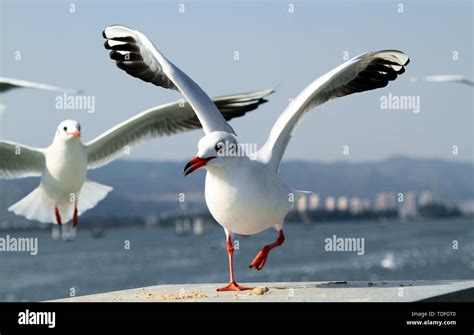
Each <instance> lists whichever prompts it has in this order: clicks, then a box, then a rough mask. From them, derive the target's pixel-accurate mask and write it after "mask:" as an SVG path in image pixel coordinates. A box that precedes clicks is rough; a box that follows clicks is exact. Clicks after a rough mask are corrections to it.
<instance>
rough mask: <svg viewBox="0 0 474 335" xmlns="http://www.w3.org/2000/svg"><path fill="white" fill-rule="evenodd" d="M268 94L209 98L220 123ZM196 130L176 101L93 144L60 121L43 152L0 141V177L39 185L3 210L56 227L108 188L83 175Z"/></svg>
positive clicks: (75, 124)
mask: <svg viewBox="0 0 474 335" xmlns="http://www.w3.org/2000/svg"><path fill="white" fill-rule="evenodd" d="M272 92H273V90H271V89H268V90H263V91H257V92H251V93H243V94H236V95H228V96H222V97H216V98H214V100H213V101H214V103H215V105H216V106H217V108H218V113H219V115H220V117H222V119H223V120H230V119H233V118H236V117H240V116H243V115H244V114H246V113H247V112H249V111H252V110H255V109H257V108H258V106H259V105H261V104H262V103H265V102H266V101H267V100H266V99H265V97H266V96H267V95H269V94H271V93H272ZM200 127H201V123H200V120H199V119H198V118H197V117H196V114H195V113H194V111H193V109H192V107H191V105H190V104H189V103H186V102H184V101H178V102H174V103H170V104H166V105H162V106H158V107H155V108H151V109H149V110H146V111H144V112H142V113H140V114H138V115H136V116H134V117H132V118H130V119H128V120H127V121H125V122H123V123H121V124H119V125H117V126H115V127H113V128H111V129H109V130H108V131H106V132H105V133H103V134H102V135H100V136H98V137H97V138H95V139H94V140H92V141H90V142H88V143H85V144H84V143H83V142H82V141H81V125H80V124H79V122H77V121H73V120H66V121H63V122H61V123H60V124H59V126H58V127H57V129H56V132H55V135H54V139H53V142H52V143H51V145H50V146H49V147H47V148H44V149H40V148H33V147H29V146H26V145H22V144H18V143H14V142H7V141H0V178H3V179H16V178H24V177H32V176H34V177H41V182H40V185H39V186H38V187H37V188H36V189H35V190H34V191H33V192H31V193H30V194H29V195H27V196H26V197H25V198H23V199H22V200H20V201H19V202H17V203H16V204H14V205H12V206H11V207H10V208H9V210H10V211H12V212H14V213H15V214H17V215H22V216H24V217H26V218H27V219H30V220H37V221H40V222H44V223H57V224H59V225H61V224H63V223H66V222H68V221H70V220H72V223H73V227H75V226H76V225H77V222H78V216H80V215H81V214H82V213H84V212H85V211H87V210H88V209H91V208H93V207H95V206H96V205H97V203H98V202H99V201H101V200H102V199H104V198H105V197H106V195H107V194H108V193H109V192H110V191H111V190H112V188H111V187H109V186H106V185H102V184H99V183H96V182H93V181H90V180H87V179H86V175H87V170H90V169H96V168H99V167H102V166H104V165H106V164H108V163H110V162H111V161H113V160H115V159H117V158H118V157H119V156H121V155H122V154H123V153H124V152H125V150H126V149H128V148H130V147H131V146H133V145H137V144H139V143H141V142H143V141H145V140H147V139H152V138H156V137H161V136H166V135H172V134H177V133H181V132H184V131H188V130H192V129H197V128H200Z"/></svg>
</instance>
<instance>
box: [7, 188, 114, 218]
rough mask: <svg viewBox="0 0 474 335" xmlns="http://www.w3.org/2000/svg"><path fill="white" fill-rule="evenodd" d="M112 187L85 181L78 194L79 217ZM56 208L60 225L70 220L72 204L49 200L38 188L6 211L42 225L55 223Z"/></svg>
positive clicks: (101, 198)
mask: <svg viewBox="0 0 474 335" xmlns="http://www.w3.org/2000/svg"><path fill="white" fill-rule="evenodd" d="M112 189H113V188H112V187H110V186H106V185H102V184H99V183H96V182H93V181H89V180H86V182H85V183H84V185H83V186H82V188H81V191H80V193H79V199H78V202H77V211H78V214H79V215H81V214H82V213H84V212H85V211H87V210H89V209H91V208H93V207H95V206H96V205H97V204H98V203H99V201H101V200H103V199H104V198H105V197H106V196H107V194H108V193H109V192H110V191H112ZM56 207H57V208H58V210H59V214H60V215H61V221H62V223H67V222H68V221H70V220H72V217H73V214H74V203H72V202H70V201H69V199H68V198H67V199H64V200H62V201H55V200H54V199H51V198H50V197H49V196H48V195H47V194H46V192H45V191H44V189H43V188H42V187H41V186H39V187H38V188H36V189H35V190H33V192H31V193H30V194H28V195H27V196H26V197H24V198H23V199H21V200H20V201H18V202H17V203H15V204H14V205H12V206H10V208H8V210H9V211H10V212H13V213H15V214H16V215H20V216H24V217H25V218H27V219H28V220H37V221H39V222H43V223H57V222H56V215H55V208H56Z"/></svg>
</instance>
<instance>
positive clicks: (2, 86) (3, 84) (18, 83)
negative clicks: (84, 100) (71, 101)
mask: <svg viewBox="0 0 474 335" xmlns="http://www.w3.org/2000/svg"><path fill="white" fill-rule="evenodd" d="M15 88H33V89H39V90H46V91H54V92H63V93H71V94H77V93H79V92H80V91H79V90H71V89H68V88H63V87H59V86H52V85H48V84H40V83H35V82H32V81H26V80H20V79H12V78H5V77H0V93H4V92H7V91H10V90H12V89H15Z"/></svg>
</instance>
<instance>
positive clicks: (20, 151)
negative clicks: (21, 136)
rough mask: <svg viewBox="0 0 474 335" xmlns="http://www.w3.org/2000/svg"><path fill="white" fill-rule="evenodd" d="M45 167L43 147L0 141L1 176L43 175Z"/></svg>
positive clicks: (5, 177) (6, 177) (8, 177)
mask: <svg viewBox="0 0 474 335" xmlns="http://www.w3.org/2000/svg"><path fill="white" fill-rule="evenodd" d="M44 167H45V157H44V153H43V150H42V149H35V148H31V147H28V146H26V145H22V144H18V143H14V142H6V141H0V178H3V179H16V178H26V177H38V176H41V174H42V173H43V170H44Z"/></svg>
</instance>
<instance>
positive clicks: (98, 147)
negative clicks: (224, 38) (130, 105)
mask: <svg viewBox="0 0 474 335" xmlns="http://www.w3.org/2000/svg"><path fill="white" fill-rule="evenodd" d="M272 92H273V90H271V89H269V90H263V91H257V92H251V93H242V94H235V95H227V96H222V97H216V98H214V103H215V104H216V106H217V108H219V110H220V112H221V113H222V116H223V117H224V119H225V120H231V119H233V118H236V117H240V116H243V115H245V113H247V112H249V111H252V110H255V109H257V108H258V106H259V105H261V104H263V103H265V102H267V100H266V99H265V97H266V96H267V95H269V94H271V93H272ZM198 128H201V123H200V122H199V119H198V118H197V117H196V114H195V113H194V111H193V109H192V107H191V106H190V105H189V103H187V102H185V101H184V100H183V101H178V102H174V103H170V104H167V105H162V106H158V107H154V108H151V109H149V110H146V111H144V112H142V113H140V114H138V115H135V116H134V117H132V118H130V119H128V120H127V121H125V122H122V123H121V124H119V125H117V126H115V127H114V128H112V129H110V130H108V131H106V132H105V133H103V134H102V135H100V136H99V137H97V138H96V139H94V140H93V141H91V142H89V143H87V150H88V168H89V169H94V168H97V167H100V166H103V165H105V164H107V163H109V162H111V161H112V160H114V159H115V158H117V157H119V156H120V155H121V154H123V153H124V151H125V149H126V148H127V147H130V146H132V145H134V144H138V143H139V142H142V141H145V140H147V139H151V138H155V137H161V136H166V135H171V134H177V133H180V132H185V131H189V130H192V129H198Z"/></svg>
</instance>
